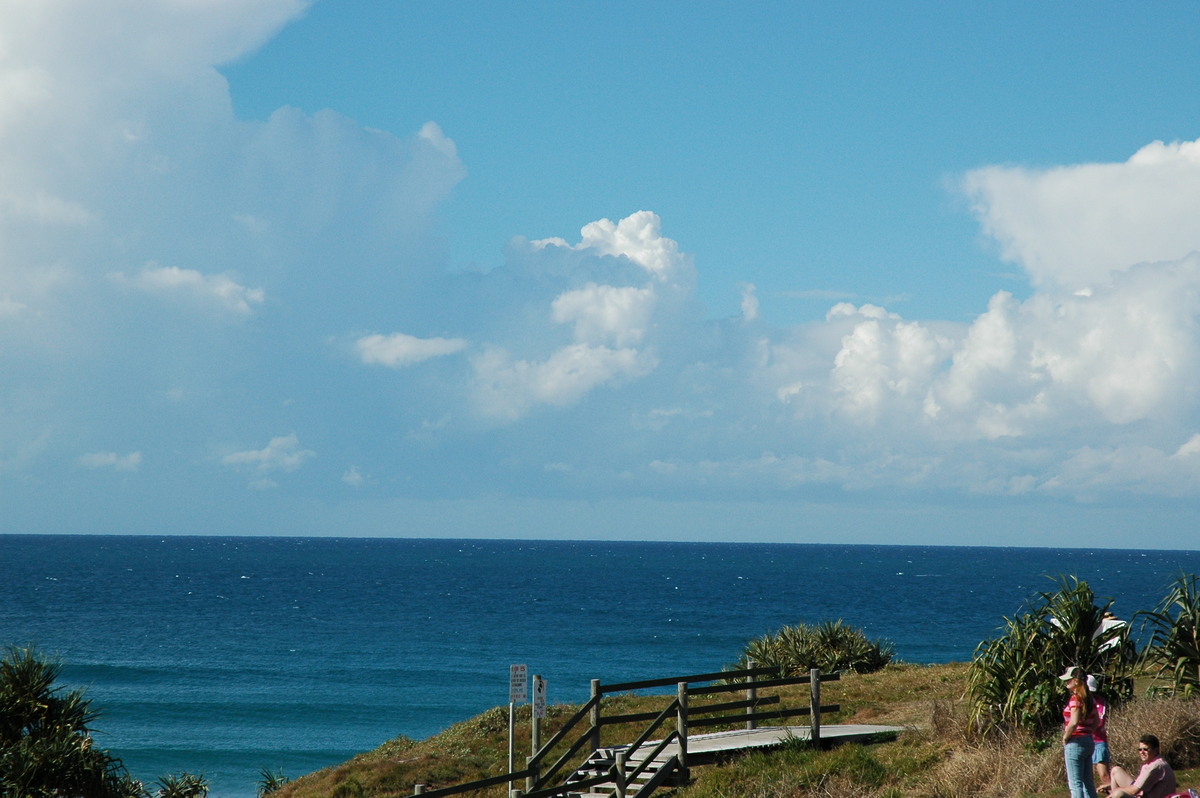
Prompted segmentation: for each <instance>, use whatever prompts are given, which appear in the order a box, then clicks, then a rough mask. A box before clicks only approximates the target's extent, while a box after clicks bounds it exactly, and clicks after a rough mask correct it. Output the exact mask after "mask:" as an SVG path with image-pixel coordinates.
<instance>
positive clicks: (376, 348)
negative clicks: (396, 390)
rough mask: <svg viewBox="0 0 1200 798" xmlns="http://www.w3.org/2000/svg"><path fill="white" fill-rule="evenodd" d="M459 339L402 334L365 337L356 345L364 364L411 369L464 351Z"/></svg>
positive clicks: (462, 340) (464, 345)
mask: <svg viewBox="0 0 1200 798" xmlns="http://www.w3.org/2000/svg"><path fill="white" fill-rule="evenodd" d="M468 345H469V342H468V341H466V340H465V339H462V338H416V337H414V336H411V335H405V334H404V333H392V334H391V335H379V334H373V335H366V336H363V337H362V338H359V339H358V341H356V342H355V347H356V348H357V350H358V355H359V357H360V358H362V362H363V363H372V364H378V365H381V366H389V367H391V368H401V367H403V366H412V365H415V364H417V363H420V362H422V361H425V360H429V359H430V358H435V357H443V356H445V355H453V354H454V353H456V352H461V351H462V350H464V349H466V348H467V346H468Z"/></svg>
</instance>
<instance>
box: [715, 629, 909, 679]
mask: <svg viewBox="0 0 1200 798" xmlns="http://www.w3.org/2000/svg"><path fill="white" fill-rule="evenodd" d="M892 656H893V649H892V644H891V643H889V642H887V641H885V640H874V641H872V640H868V639H867V636H866V634H865V633H864V632H863V631H862V630H861V629H855V628H852V627H849V626H846V625H845V624H843V623H842V621H841V620H840V619H839V620H837V621H825V622H823V623H821V624H820V625H818V626H807V625H805V624H797V625H796V626H785V627H783V628H782V629H780V630H779V631H777V632H774V633H770V634H766V635H763V636H762V637H758V638H755V639H754V640H751V641H750V642H749V643H747V644H746V648H745V650H744V651H743V652H742V656H741V659H740V660H739V661H738V665H737V667H739V668H744V667H747V666H748V665H749V663H750V662H753V663H754V664H755V665H757V666H766V667H771V668H778V669H779V671H780V673H781V674H783V675H785V676H802V675H804V674H807V673H808V672H809V671H810V670H812V669H813V668H816V669H818V670H820V671H821V672H822V673H832V672H834V671H842V670H852V671H855V672H856V673H874V672H875V671H878V670H882V669H883V667H884V666H886V665H887V664H888V663H889V662H891V661H892Z"/></svg>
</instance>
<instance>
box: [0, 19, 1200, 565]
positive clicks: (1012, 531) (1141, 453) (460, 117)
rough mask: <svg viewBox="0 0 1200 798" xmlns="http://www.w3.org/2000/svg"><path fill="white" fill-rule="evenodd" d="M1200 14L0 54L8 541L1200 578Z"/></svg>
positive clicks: (150, 26)
mask: <svg viewBox="0 0 1200 798" xmlns="http://www.w3.org/2000/svg"><path fill="white" fill-rule="evenodd" d="M1198 34H1200V7H1197V5H1196V4H1195V3H1194V2H1186V3H1185V2H1164V3H1156V4H1154V5H1153V6H1149V5H1146V4H1130V3H1088V4H1083V3H1066V4H1057V5H1055V6H1053V7H1047V6H1045V5H1044V4H1034V3H1011V4H999V5H993V6H989V7H987V8H973V7H970V6H964V5H962V4H956V3H919V4H914V3H904V4H900V3H884V4H880V3H871V4H854V3H850V4H841V5H837V6H830V5H827V4H812V3H786V4H784V3H759V4H732V3H690V4H674V3H661V4H646V3H622V2H611V3H517V4H499V3H495V4H491V3H469V4H463V3H432V2H384V1H383V0H374V1H367V0H364V1H363V2H352V3H348V2H342V3H335V2H332V0H325V2H316V3H312V4H309V3H304V2H299V0H261V2H251V3H247V2H232V1H231V0H207V1H206V2H196V1H195V0H188V1H187V2H185V1H184V0H169V1H168V0H162V1H161V2H132V1H131V0H128V1H126V2H94V1H93V2H80V1H79V0H39V2H16V3H8V4H5V5H4V7H3V8H0V505H2V506H3V507H4V508H5V510H4V513H3V518H4V521H3V528H2V529H0V532H79V533H104V532H108V533H144V534H317V535H403V536H430V537H446V536H450V537H491V536H502V537H562V538H616V539H643V538H644V539H676V540H691V539H695V540H734V541H741V540H746V541H760V540H762V541H826V540H845V541H849V542H864V543H877V542H878V543H934V544H946V543H964V544H981V545H1061V546H1081V547H1086V546H1122V547H1139V546H1153V547H1168V548H1170V547H1175V548H1193V547H1194V546H1195V539H1196V538H1195V533H1194V531H1193V530H1192V526H1191V525H1192V522H1193V520H1194V519H1195V518H1196V513H1197V510H1198V509H1200V506H1198V503H1197V500H1198V498H1200V413H1198V412H1197V411H1198V410H1200V407H1198V404H1197V402H1198V397H1200V331H1198V328H1197V317H1198V315H1200V255H1198V254H1197V252H1198V251H1200V143H1198V142H1200V104H1198V103H1197V100H1196V98H1197V97H1200V53H1198V52H1197V48H1196V47H1195V41H1196V40H1197V35H1198Z"/></svg>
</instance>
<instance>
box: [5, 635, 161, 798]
mask: <svg viewBox="0 0 1200 798" xmlns="http://www.w3.org/2000/svg"><path fill="white" fill-rule="evenodd" d="M61 672H62V666H61V665H59V664H57V663H54V662H50V661H49V660H47V659H45V658H44V657H42V656H40V655H39V654H38V653H37V652H35V651H33V650H32V649H29V648H16V647H11V648H9V651H8V655H7V656H6V657H5V658H4V659H3V660H0V788H2V789H0V795H4V796H6V797H7V796H21V798H43V796H62V798H73V797H74V796H79V797H80V798H141V796H142V795H143V794H144V790H143V788H142V785H141V784H140V783H139V782H138V781H136V780H135V779H133V778H131V777H130V776H129V774H128V773H127V772H126V770H125V767H124V765H122V764H121V760H119V759H117V758H116V757H115V756H113V755H111V754H110V753H109V752H108V751H104V750H101V749H99V748H97V747H95V746H93V744H92V735H91V723H92V721H93V720H95V719H96V717H97V715H98V713H97V712H96V711H95V710H93V709H92V706H91V702H90V701H89V700H88V699H86V698H84V696H83V691H81V690H64V689H63V688H61V687H55V684H54V683H55V682H56V681H58V677H59V675H60V674H61Z"/></svg>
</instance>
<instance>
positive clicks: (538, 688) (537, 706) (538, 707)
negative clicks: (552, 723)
mask: <svg viewBox="0 0 1200 798" xmlns="http://www.w3.org/2000/svg"><path fill="white" fill-rule="evenodd" d="M533 716H534V717H535V718H544V717H546V680H545V679H534V681H533Z"/></svg>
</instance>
